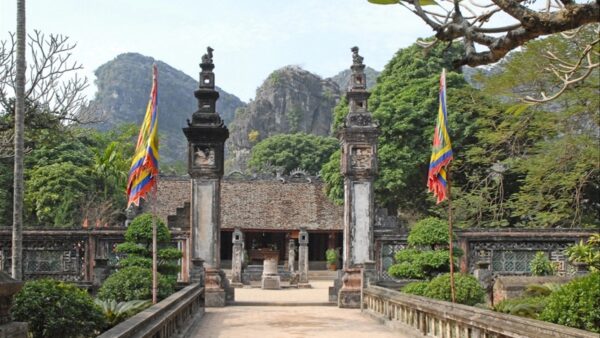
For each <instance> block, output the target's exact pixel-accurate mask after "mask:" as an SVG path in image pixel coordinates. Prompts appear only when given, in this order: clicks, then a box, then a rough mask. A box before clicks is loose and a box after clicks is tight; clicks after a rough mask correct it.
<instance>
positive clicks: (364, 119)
mask: <svg viewBox="0 0 600 338" xmlns="http://www.w3.org/2000/svg"><path fill="white" fill-rule="evenodd" d="M372 123H373V119H372V118H371V114H349V115H348V124H350V125H353V126H361V127H364V126H370V125H371V124H372Z"/></svg>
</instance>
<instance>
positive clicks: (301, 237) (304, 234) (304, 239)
mask: <svg viewBox="0 0 600 338" xmlns="http://www.w3.org/2000/svg"><path fill="white" fill-rule="evenodd" d="M298 244H300V245H308V231H306V229H304V228H303V229H300V233H299V234H298Z"/></svg>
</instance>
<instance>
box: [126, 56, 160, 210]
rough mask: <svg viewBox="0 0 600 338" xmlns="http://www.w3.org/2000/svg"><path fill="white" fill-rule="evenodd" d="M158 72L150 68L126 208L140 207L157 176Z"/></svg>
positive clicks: (128, 181)
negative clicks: (150, 80)
mask: <svg viewBox="0 0 600 338" xmlns="http://www.w3.org/2000/svg"><path fill="white" fill-rule="evenodd" d="M157 90H158V70H157V68H156V65H154V66H153V68H152V90H151V91H150V101H149V102H148V107H147V108H146V116H145V117H144V121H143V122H142V127H141V128H140V134H139V136H138V140H137V144H136V146H135V153H134V155H133V160H132V161H131V169H129V179H128V180H127V196H128V201H127V207H129V206H130V205H131V204H132V203H133V204H135V205H140V198H146V195H147V194H148V192H149V191H150V190H152V188H153V187H155V186H156V177H157V176H158V111H157V102H156V96H157Z"/></svg>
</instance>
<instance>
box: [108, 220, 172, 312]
mask: <svg viewBox="0 0 600 338" xmlns="http://www.w3.org/2000/svg"><path fill="white" fill-rule="evenodd" d="M152 222H153V220H152V215H150V214H142V215H140V216H138V217H136V218H135V219H134V220H133V222H131V224H130V225H129V227H128V228H127V231H126V232H125V242H124V243H122V244H119V245H117V248H116V251H117V252H119V253H124V254H126V255H127V256H126V257H125V258H123V259H121V260H120V261H119V263H118V266H117V268H118V271H117V272H116V273H114V274H113V275H111V276H110V277H109V278H108V279H107V280H106V281H105V282H104V284H103V285H102V287H101V288H100V290H99V292H98V297H99V298H100V299H106V300H108V299H113V300H115V301H118V302H122V301H130V300H136V299H148V298H150V297H151V289H152V287H151V286H152V270H151V269H152ZM156 238H157V242H158V246H159V249H158V251H157V258H158V272H159V283H158V289H159V290H158V295H159V298H165V297H167V296H168V295H169V294H171V293H172V292H173V290H174V286H175V283H176V282H177V272H178V271H179V266H178V264H177V260H178V259H179V258H181V255H182V254H181V251H179V250H177V249H176V248H173V247H171V246H170V245H171V233H170V232H169V229H168V228H167V226H166V225H165V224H164V223H163V222H162V221H161V220H156Z"/></svg>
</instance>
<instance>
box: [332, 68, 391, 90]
mask: <svg viewBox="0 0 600 338" xmlns="http://www.w3.org/2000/svg"><path fill="white" fill-rule="evenodd" d="M379 73H380V72H378V71H376V70H375V69H373V68H371V67H366V68H365V75H366V76H367V89H371V88H373V87H374V86H375V84H376V83H377V77H379ZM350 75H352V71H351V70H350V69H346V70H343V71H341V72H339V73H338V74H337V75H334V76H332V77H331V78H330V79H331V80H333V81H334V82H335V83H337V85H338V87H340V90H341V91H342V93H345V92H346V90H347V89H348V86H349V84H350Z"/></svg>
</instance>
